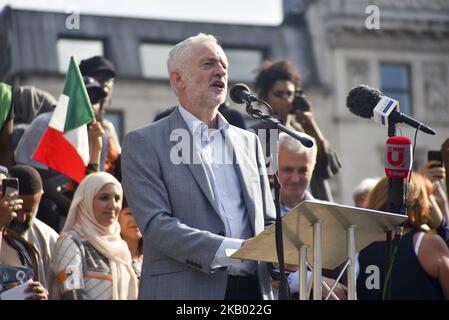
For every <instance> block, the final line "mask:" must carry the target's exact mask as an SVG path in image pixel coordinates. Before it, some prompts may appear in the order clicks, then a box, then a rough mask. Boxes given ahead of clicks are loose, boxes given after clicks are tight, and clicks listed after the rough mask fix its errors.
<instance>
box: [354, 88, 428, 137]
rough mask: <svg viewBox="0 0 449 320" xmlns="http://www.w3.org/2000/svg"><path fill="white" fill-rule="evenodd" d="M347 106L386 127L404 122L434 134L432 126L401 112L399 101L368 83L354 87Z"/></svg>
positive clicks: (357, 113)
mask: <svg viewBox="0 0 449 320" xmlns="http://www.w3.org/2000/svg"><path fill="white" fill-rule="evenodd" d="M346 106H347V107H348V108H349V111H351V112H352V113H353V114H355V115H357V116H359V117H362V118H371V119H373V120H374V122H376V123H378V124H380V125H382V126H384V127H386V126H388V123H389V122H390V121H392V122H393V123H400V122H404V123H406V124H408V125H409V126H411V127H413V128H417V129H418V128H419V130H421V131H423V132H425V133H428V134H431V135H434V134H435V133H436V132H435V131H434V130H432V128H430V127H428V126H426V125H424V124H423V123H421V122H419V121H418V120H415V119H413V118H412V117H409V116H407V115H405V114H403V113H401V112H399V102H398V101H396V100H394V99H391V98H389V97H387V96H384V95H383V94H382V92H380V91H379V90H377V89H374V88H371V87H369V86H367V85H358V86H356V87H354V88H352V89H351V90H350V91H349V93H348V96H347V98H346Z"/></svg>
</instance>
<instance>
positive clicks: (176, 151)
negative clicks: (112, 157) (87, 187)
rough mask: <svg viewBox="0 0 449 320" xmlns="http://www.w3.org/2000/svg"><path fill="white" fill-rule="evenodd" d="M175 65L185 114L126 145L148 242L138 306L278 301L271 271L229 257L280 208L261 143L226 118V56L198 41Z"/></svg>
mask: <svg viewBox="0 0 449 320" xmlns="http://www.w3.org/2000/svg"><path fill="white" fill-rule="evenodd" d="M167 67H168V72H169V76H170V83H171V85H172V87H173V90H174V92H175V94H176V96H177V98H178V101H179V105H178V107H177V108H176V110H175V111H174V112H173V113H171V114H170V115H169V116H168V117H166V118H164V119H162V120H160V121H157V122H155V123H153V124H151V125H149V126H146V127H144V128H140V129H137V130H134V131H132V132H130V133H129V134H128V135H127V136H126V137H125V140H124V143H123V152H122V174H123V187H124V190H125V194H126V198H127V200H128V202H129V205H130V207H131V210H132V212H133V214H134V215H135V217H136V220H137V223H138V225H139V227H140V229H141V230H142V232H143V234H144V261H143V266H142V276H141V282H140V293H139V298H140V299H201V300H203V299H262V298H263V299H269V298H272V291H271V285H270V282H269V273H268V269H267V267H266V264H264V263H258V262H253V261H240V260H235V259H231V258H229V254H230V252H232V249H238V248H240V247H241V246H242V245H243V244H244V242H245V241H248V239H250V238H252V237H254V236H255V235H256V234H258V233H260V232H261V231H263V229H264V227H265V226H266V225H268V224H270V223H272V222H273V221H274V213H275V208H274V204H273V200H272V198H271V193H270V188H269V184H268V178H267V174H266V169H265V161H264V158H263V151H262V147H261V144H260V142H259V140H258V138H257V137H256V135H254V134H253V133H250V132H247V131H245V130H242V129H240V128H237V127H234V126H231V125H229V124H228V122H227V121H226V120H225V118H224V117H223V116H222V115H221V114H220V113H219V112H218V107H219V106H220V104H221V103H223V102H224V100H225V98H226V93H227V81H228V74H227V70H228V61H227V59H226V56H225V54H224V52H223V49H222V48H221V46H220V45H219V44H218V42H217V39H216V38H215V37H214V36H211V35H205V34H198V35H196V36H193V37H190V38H188V39H186V40H184V41H182V42H180V43H178V44H177V45H176V46H174V47H173V49H172V50H171V51H170V53H169V57H168V60H167Z"/></svg>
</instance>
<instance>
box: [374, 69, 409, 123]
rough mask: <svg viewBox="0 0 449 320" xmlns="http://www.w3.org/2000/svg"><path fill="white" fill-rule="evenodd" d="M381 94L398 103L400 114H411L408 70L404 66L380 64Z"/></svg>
mask: <svg viewBox="0 0 449 320" xmlns="http://www.w3.org/2000/svg"><path fill="white" fill-rule="evenodd" d="M380 76H381V88H382V89H381V90H382V93H383V94H384V95H386V96H388V97H390V98H392V99H395V100H398V101H399V108H400V111H401V112H402V113H405V114H409V115H411V114H412V111H413V108H412V94H411V83H410V68H409V66H408V65H406V64H393V63H382V64H381V65H380Z"/></svg>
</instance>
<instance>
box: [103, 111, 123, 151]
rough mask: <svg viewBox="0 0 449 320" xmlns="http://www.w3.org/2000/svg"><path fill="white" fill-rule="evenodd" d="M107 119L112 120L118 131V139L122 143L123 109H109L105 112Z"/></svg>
mask: <svg viewBox="0 0 449 320" xmlns="http://www.w3.org/2000/svg"><path fill="white" fill-rule="evenodd" d="M104 117H105V118H106V120H109V121H110V122H112V124H113V125H114V128H115V132H116V133H117V138H118V141H120V144H121V143H122V141H123V133H124V131H123V111H120V110H107V111H106V113H105V116H104Z"/></svg>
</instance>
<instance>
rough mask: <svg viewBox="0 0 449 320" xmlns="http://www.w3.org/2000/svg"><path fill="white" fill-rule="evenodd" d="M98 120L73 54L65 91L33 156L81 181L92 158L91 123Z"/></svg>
mask: <svg viewBox="0 0 449 320" xmlns="http://www.w3.org/2000/svg"><path fill="white" fill-rule="evenodd" d="M93 120H94V114H93V111H92V106H91V104H90V100H89V96H88V95H87V91H86V87H85V86H84V82H83V78H82V76H81V72H80V70H79V68H78V64H77V63H76V61H75V59H74V58H73V57H71V58H70V65H69V71H68V72H67V76H66V80H65V85H64V91H63V93H62V94H61V97H60V98H59V101H58V104H57V106H56V108H55V110H54V111H53V116H52V118H51V119H50V123H49V124H48V128H47V130H46V131H45V133H44V136H43V137H42V139H41V141H40V142H39V145H38V147H37V148H36V151H35V152H34V154H33V159H34V160H36V161H39V162H41V163H43V164H45V165H46V166H48V167H50V168H52V169H54V170H56V171H58V172H60V173H62V174H63V175H65V176H67V177H69V178H71V179H73V180H75V181H76V182H78V183H79V182H81V180H82V179H83V178H84V176H85V172H86V166H87V164H88V162H89V139H88V134H87V124H88V123H90V122H92V121H93Z"/></svg>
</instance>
